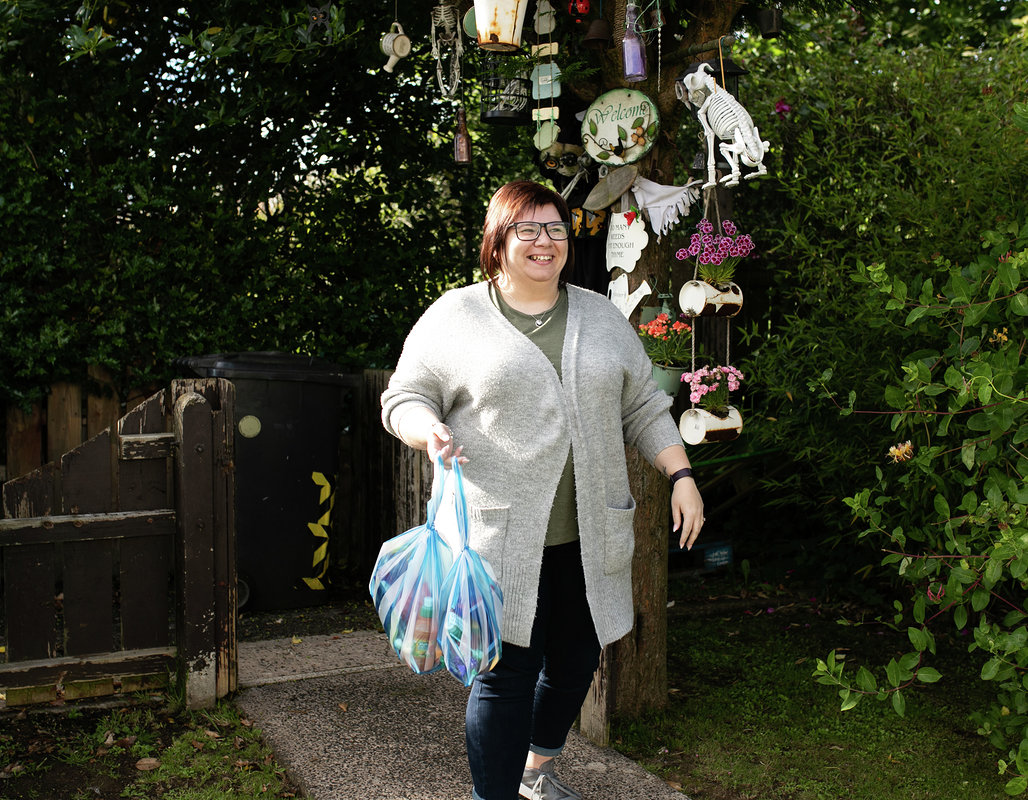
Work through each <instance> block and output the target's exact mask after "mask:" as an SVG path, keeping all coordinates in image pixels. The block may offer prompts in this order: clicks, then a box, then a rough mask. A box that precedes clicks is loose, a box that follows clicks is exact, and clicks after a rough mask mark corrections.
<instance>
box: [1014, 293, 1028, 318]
mask: <svg viewBox="0 0 1028 800" xmlns="http://www.w3.org/2000/svg"><path fill="white" fill-rule="evenodd" d="M1010 310H1011V311H1012V312H1013V313H1015V314H1017V315H1018V316H1020V317H1028V294H1025V293H1024V292H1021V293H1020V294H1015V295H1014V296H1013V297H1011V298H1010Z"/></svg>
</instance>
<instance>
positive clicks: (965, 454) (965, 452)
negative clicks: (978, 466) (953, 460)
mask: <svg viewBox="0 0 1028 800" xmlns="http://www.w3.org/2000/svg"><path fill="white" fill-rule="evenodd" d="M974 450H975V443H974V440H973V439H968V440H967V441H966V442H964V443H963V444H962V445H961V446H960V461H961V463H962V464H963V465H964V466H965V467H967V468H968V469H974Z"/></svg>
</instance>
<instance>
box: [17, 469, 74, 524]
mask: <svg viewBox="0 0 1028 800" xmlns="http://www.w3.org/2000/svg"><path fill="white" fill-rule="evenodd" d="M60 480H61V479H60V466H59V465H58V464H54V463H49V464H44V465H43V466H42V467H39V468H38V469H37V470H36V471H35V472H33V473H29V474H28V475H22V476H21V477H20V478H15V479H14V480H12V481H7V483H5V484H4V487H3V504H4V513H3V516H4V517H6V518H7V519H13V518H15V517H48V516H50V515H52V514H55V513H57V510H56V509H57V508H58V504H59V501H58V500H57V498H58V495H59V489H60Z"/></svg>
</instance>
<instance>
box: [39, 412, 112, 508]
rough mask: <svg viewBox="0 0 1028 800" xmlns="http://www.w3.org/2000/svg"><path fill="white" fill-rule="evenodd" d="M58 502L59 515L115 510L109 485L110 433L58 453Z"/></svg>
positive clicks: (101, 434) (104, 433)
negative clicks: (66, 451) (59, 483)
mask: <svg viewBox="0 0 1028 800" xmlns="http://www.w3.org/2000/svg"><path fill="white" fill-rule="evenodd" d="M60 464H61V501H62V505H63V506H64V507H63V508H61V509H55V513H58V514H104V513H106V512H108V511H117V510H119V509H117V508H116V507H115V498H114V492H113V491H112V487H111V475H112V473H111V434H110V432H109V431H103V432H102V433H99V434H97V435H96V436H95V437H93V438H92V439H90V440H89V441H88V442H86V443H85V444H83V445H81V446H80V447H76V448H75V449H74V450H71V451H70V452H68V453H65V454H64V455H62V456H61V459H60Z"/></svg>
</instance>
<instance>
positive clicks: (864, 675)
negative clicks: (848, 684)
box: [856, 666, 878, 692]
mask: <svg viewBox="0 0 1028 800" xmlns="http://www.w3.org/2000/svg"><path fill="white" fill-rule="evenodd" d="M856 680H857V686H859V687H860V688H861V689H863V690H864V691H865V692H876V691H878V681H877V680H875V676H874V674H873V673H872V672H871V670H869V669H868V668H867V667H865V666H861V667H860V668H859V669H858V670H857V679H856Z"/></svg>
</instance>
